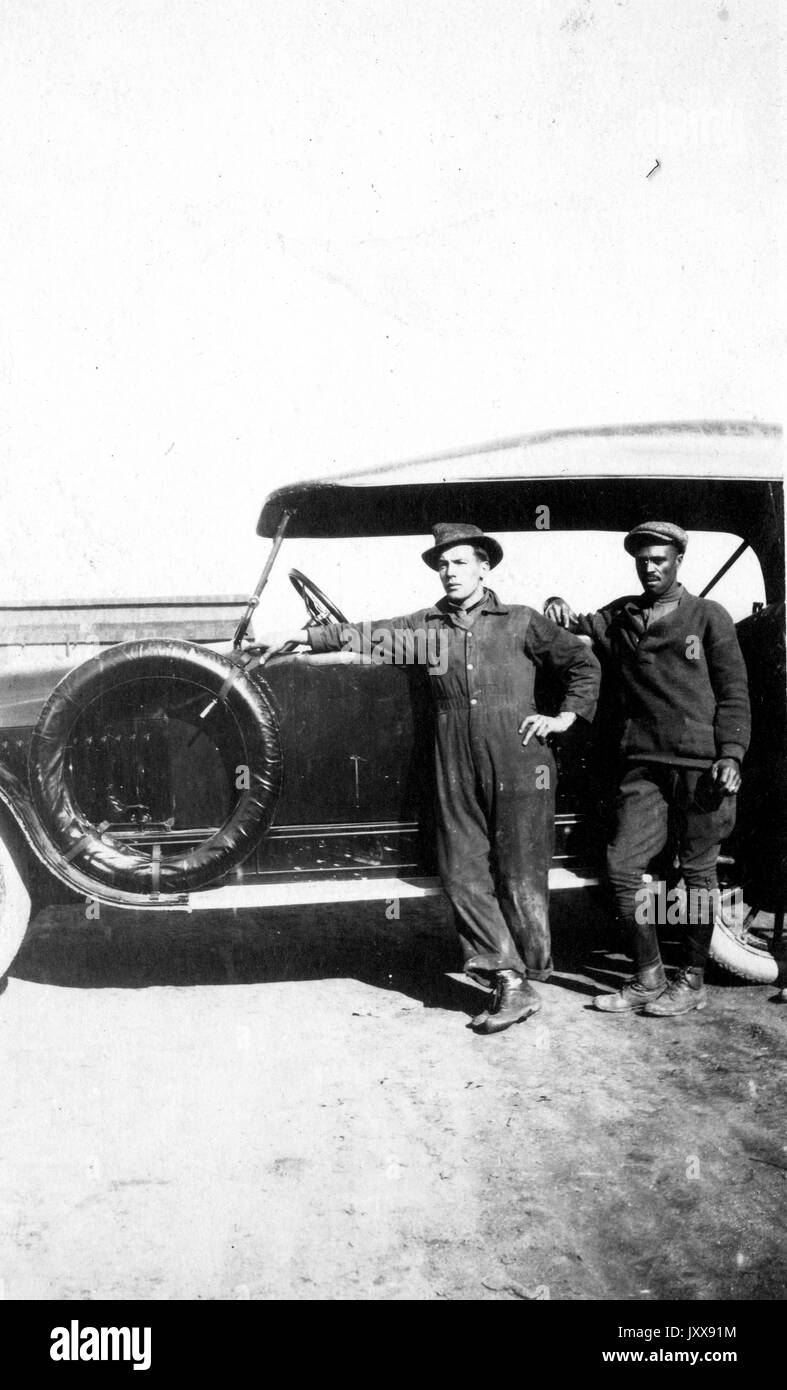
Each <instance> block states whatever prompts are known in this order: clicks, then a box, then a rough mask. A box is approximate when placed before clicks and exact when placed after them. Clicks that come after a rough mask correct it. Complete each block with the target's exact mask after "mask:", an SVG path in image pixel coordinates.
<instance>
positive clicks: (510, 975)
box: [476, 970, 541, 1033]
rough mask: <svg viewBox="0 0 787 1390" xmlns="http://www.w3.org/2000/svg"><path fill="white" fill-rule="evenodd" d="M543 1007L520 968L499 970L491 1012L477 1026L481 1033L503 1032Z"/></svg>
mask: <svg viewBox="0 0 787 1390" xmlns="http://www.w3.org/2000/svg"><path fill="white" fill-rule="evenodd" d="M540 1008H541V1001H540V999H539V997H538V995H537V994H536V992H535V990H534V989H533V987H532V985H530V984H529V982H528V979H527V976H525V975H520V974H519V971H518V970H498V971H497V976H496V979H495V997H494V1000H493V1002H492V1004H491V1005H490V1008H489V1012H488V1014H487V1016H486V1018H485V1019H484V1021H483V1023H480V1024H479V1025H478V1028H477V1030H476V1031H477V1032H479V1033H502V1031H503V1029H504V1028H510V1027H511V1024H512V1023H522V1022H524V1020H525V1019H526V1018H530V1015H531V1014H534V1013H537V1012H538V1010H539V1009H540Z"/></svg>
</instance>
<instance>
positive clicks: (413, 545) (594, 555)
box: [254, 530, 765, 633]
mask: <svg viewBox="0 0 787 1390" xmlns="http://www.w3.org/2000/svg"><path fill="white" fill-rule="evenodd" d="M495 534H496V535H497V536H498V538H499V540H500V542H501V544H502V546H503V550H504V552H505V553H504V558H503V560H502V562H501V564H500V565H499V567H498V568H497V569H496V570H495V571H494V573H493V575H492V576H491V580H490V582H491V586H492V587H493V588H494V589H495V591H496V592H497V593H498V595H499V597H500V598H501V599H503V600H504V601H506V602H509V603H527V604H530V605H531V606H532V607H534V608H539V609H540V608H541V606H542V604H543V603H544V601H545V600H546V599H547V598H549V597H550V596H552V595H556V594H559V595H560V596H561V597H563V598H565V599H567V600H568V602H569V603H570V604H571V605H572V607H573V608H575V609H576V610H577V611H578V612H591V611H593V610H594V609H596V608H599V607H600V606H601V605H602V604H604V603H607V602H609V601H610V600H611V599H614V598H618V597H620V596H621V595H622V594H629V593H639V592H640V587H641V586H640V585H639V583H638V581H637V576H636V573H635V569H634V562H633V560H632V559H631V557H630V556H629V555H627V554H626V552H625V550H624V549H623V537H624V534H625V533H624V532H622V531H621V532H617V531H607V532H602V531H562V532H557V531H536V530H533V531H528V532H521V531H517V532H514V531H511V532H505V531H497V532H495ZM427 544H428V537H426V536H424V537H423V539H422V540H421V539H419V538H418V537H416V536H405V537H396V536H394V537H389V536H384V537H374V536H361V537H356V536H353V537H348V538H347V539H342V540H336V539H331V540H324V539H319V540H318V539H294V540H285V541H284V544H283V546H282V549H281V552H280V554H279V556H278V558H277V560H276V564H275V565H274V568H273V572H272V574H271V577H270V581H269V584H268V587H267V588H266V590H265V593H264V594H263V596H262V601H261V603H260V607H259V609H258V614H257V617H256V619H255V624H254V626H255V630H256V631H257V632H258V633H263V632H266V631H270V630H275V629H278V628H282V627H287V626H289V625H291V624H295V625H300V624H302V623H304V622H305V610H304V606H303V603H302V602H301V600H300V599H299V598H298V597H297V595H296V594H295V591H294V590H293V588H292V586H291V585H290V584H289V583H288V579H287V575H288V571H289V570H290V569H292V568H295V569H298V570H301V571H302V572H303V573H304V574H306V575H307V576H308V578H309V579H311V580H313V581H314V583H315V584H316V585H318V586H319V588H320V589H322V591H323V593H324V594H325V595H326V596H327V597H328V598H329V599H330V600H332V602H333V603H334V604H335V605H336V606H337V607H338V608H339V609H340V610H341V611H342V612H343V613H344V614H345V616H346V617H347V618H348V619H350V620H351V621H359V620H360V619H363V618H383V617H389V616H393V615H394V614H398V613H407V612H411V611H413V610H415V609H417V608H421V607H425V606H427V605H429V604H431V603H433V602H434V601H435V600H436V599H438V598H439V597H440V596H441V594H442V588H441V585H440V581H439V579H438V577H437V575H433V574H430V572H429V570H428V569H427V568H426V567H425V565H424V564H423V563H422V561H421V553H422V551H423V550H425V549H426V547H427ZM740 545H741V538H740V536H736V535H733V534H731V533H728V532H719V531H695V530H692V532H691V538H690V543H689V547H688V550H687V552H686V557H685V559H684V562H683V565H682V568H681V574H680V577H681V580H682V582H683V583H684V584H685V586H686V588H687V589H689V591H690V592H691V593H694V594H699V593H701V592H702V590H703V589H704V588H705V586H706V585H707V584H708V583H710V581H711V580H712V579H713V578H714V576H715V575H716V574H717V572H718V571H719V570H720V569H721V568H722V566H723V565H724V564H725V563H726V562H727V561H728V560H729V559H730V558H731V556H733V555H734V554H735V552H736V550H737V549H738V548H739V546H740ZM708 596H709V597H710V598H713V599H715V600H716V601H717V602H719V603H721V604H723V606H724V607H725V608H726V609H727V610H728V612H729V613H730V614H731V616H732V618H733V619H734V620H735V621H736V622H737V621H739V620H740V619H741V618H745V617H747V616H748V614H749V613H751V611H752V605H753V604H755V603H763V602H764V601H765V587H764V582H763V576H762V571H761V569H760V565H759V561H758V560H757V557H756V555H755V554H754V552H753V551H752V550H750V549H747V550H744V551H743V553H742V554H741V555H740V556H739V558H738V559H737V560H736V561H735V564H734V565H733V566H732V567H731V568H730V569H729V570H727V572H726V574H724V575H723V577H722V578H721V579H720V580H719V582H718V583H717V584H716V585H714V587H713V589H712V590H711V592H710V594H709V595H708Z"/></svg>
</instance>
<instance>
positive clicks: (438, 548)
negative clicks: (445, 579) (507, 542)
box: [422, 521, 503, 570]
mask: <svg viewBox="0 0 787 1390" xmlns="http://www.w3.org/2000/svg"><path fill="white" fill-rule="evenodd" d="M432 535H433V536H434V542H435V543H434V545H433V546H431V547H430V548H429V550H425V551H424V553H423V557H422V558H423V560H424V562H425V564H427V565H428V566H429V568H430V569H431V570H436V569H437V566H438V563H439V560H440V556H441V555H442V553H443V551H444V550H448V549H449V547H450V546H452V545H472V546H478V548H479V550H485V551H486V553H487V555H488V556H489V568H490V569H491V570H493V569H494V568H495V566H496V565H499V564H500V561H501V560H502V558H503V547H502V545H501V544H500V542H499V541H496V540H495V539H494V536H486V535H484V532H483V531H482V530H480V528H479V527H478V526H470V525H467V524H466V523H465V522H463V521H438V522H437V524H436V525H435V526H433V527H432Z"/></svg>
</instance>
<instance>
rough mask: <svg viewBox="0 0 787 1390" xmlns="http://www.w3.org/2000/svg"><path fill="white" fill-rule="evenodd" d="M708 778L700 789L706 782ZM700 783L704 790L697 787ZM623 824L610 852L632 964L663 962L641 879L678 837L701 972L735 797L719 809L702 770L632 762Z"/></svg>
mask: <svg viewBox="0 0 787 1390" xmlns="http://www.w3.org/2000/svg"><path fill="white" fill-rule="evenodd" d="M701 778H702V779H703V780H702V782H701V781H700V779H701ZM698 784H699V786H698ZM615 809H616V816H617V822H616V826H615V832H614V835H613V838H612V840H611V842H610V845H609V847H608V850H607V874H608V877H609V881H610V884H611V886H612V889H613V892H614V894H615V903H616V907H617V912H618V917H619V918H620V920H621V922H622V923H623V924H624V926H625V927H626V928H627V929H628V930H629V931H630V932H631V933H632V944H633V950H634V961H635V965H636V966H637V969H639V970H644V969H647V968H648V966H651V965H655V964H657V963H658V962H659V960H660V954H659V947H658V938H657V936H656V931H655V927H654V926H653V925H648V923H647V921H643V920H641V919H642V918H643V916H644V913H643V912H642V911H640V912H638V911H637V909H638V907H641V905H642V900H641V899H638V896H637V895H638V893H639V892H640V890H641V889H642V887H643V881H642V880H643V875H644V874H645V873H646V872H647V869H648V866H649V865H650V864H651V862H652V860H653V859H655V858H656V856H657V855H658V854H660V853H661V851H662V850H663V849H664V847H665V845H666V844H667V841H668V839H669V837H670V834H672V835H673V836H674V840H675V844H676V849H677V854H678V860H679V864H680V869H681V872H682V874H683V879H684V882H685V885H686V890H687V899H688V933H687V962H686V963H687V964H688V965H693V966H702V965H704V964H705V961H706V960H707V957H708V951H709V949H710V942H711V937H712V935H713V911H712V907H711V910H708V904H709V903H710V904H711V905H712V904H713V902H714V900H715V898H716V895H717V892H718V878H717V876H716V861H717V859H718V857H719V850H720V849H721V843H722V840H724V839H726V838H727V836H728V835H729V834H730V833H731V831H732V829H733V826H734V824H735V797H734V796H724V797H723V798H722V799H721V802H720V804H719V805H718V807H715V806H713V804H712V796H711V797H709V794H708V778H707V775H706V776H705V777H704V778H703V769H701V768H688V767H678V766H675V765H674V764H670V763H631V764H629V765H628V766H627V768H626V771H625V774H624V776H623V780H622V781H621V784H620V788H619V791H618V798H617V802H616V807H615Z"/></svg>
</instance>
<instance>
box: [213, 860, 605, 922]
mask: <svg viewBox="0 0 787 1390" xmlns="http://www.w3.org/2000/svg"><path fill="white" fill-rule="evenodd" d="M598 881H599V880H598V877H596V876H590V875H588V876H587V877H584V876H582V875H580V874H575V873H572V872H571V870H570V869H550V871H549V887H550V889H551V890H552V892H561V891H564V890H565V889H567V888H591V887H593V886H595V884H597V883H598ZM442 891H443V890H442V887H441V884H440V880H439V878H345V879H320V880H317V881H315V880H314V879H309V880H306V881H305V882H302V883H298V882H295V883H294V882H293V881H292V880H290V881H289V882H282V883H248V884H228V885H227V886H226V887H225V888H206V889H204V890H203V891H201V892H199V893H190V894H189V900H188V911H190V912H206V911H209V910H210V911H216V910H218V909H223V908H232V909H234V910H236V911H241V910H242V909H244V908H254V907H300V906H306V905H308V904H309V903H313V904H317V903H350V902H371V901H379V900H380V899H384V900H386V901H389V902H390V901H393V900H394V899H395V898H436V897H439V896H440V895H441V894H442Z"/></svg>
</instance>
